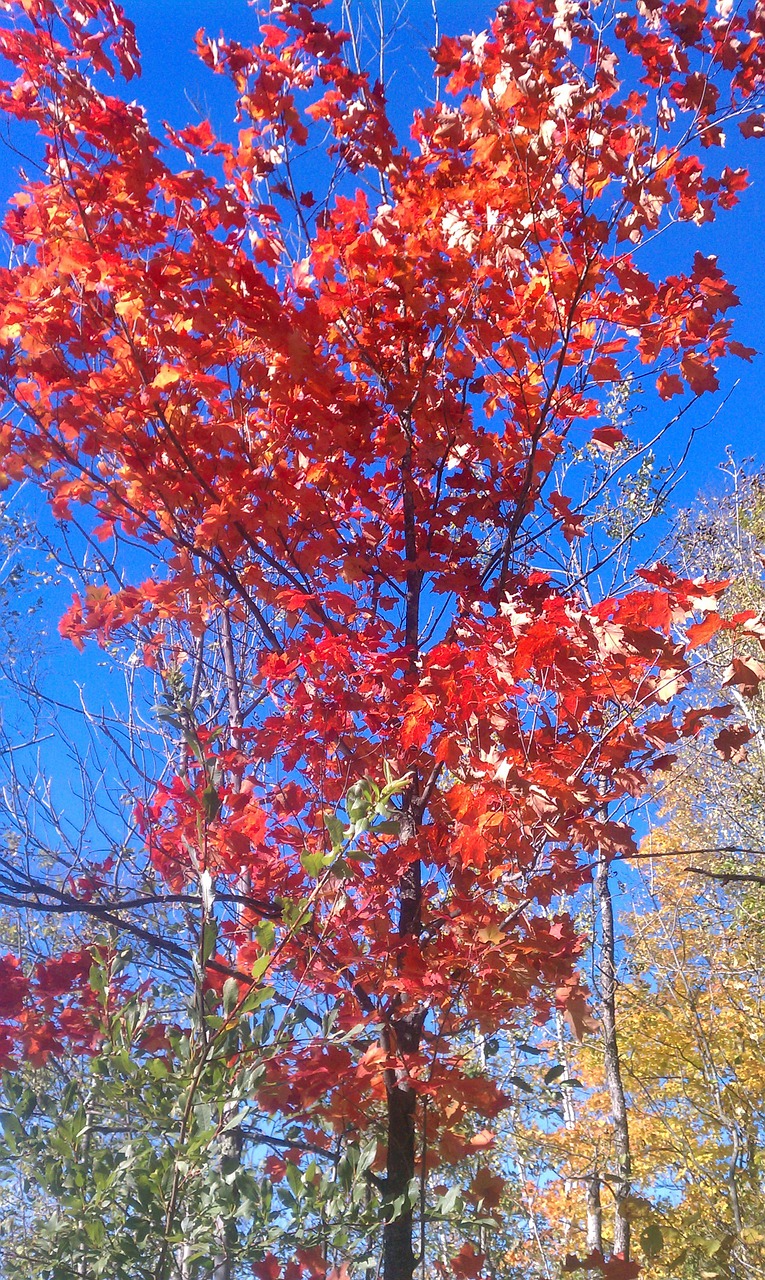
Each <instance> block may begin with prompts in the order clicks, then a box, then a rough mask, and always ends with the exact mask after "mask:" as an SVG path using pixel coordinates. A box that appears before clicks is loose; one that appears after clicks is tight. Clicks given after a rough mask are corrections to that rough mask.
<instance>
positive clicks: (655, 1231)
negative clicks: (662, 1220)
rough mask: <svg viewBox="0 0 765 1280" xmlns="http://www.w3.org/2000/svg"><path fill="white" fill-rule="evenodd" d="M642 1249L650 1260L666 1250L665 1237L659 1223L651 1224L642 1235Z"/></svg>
mask: <svg viewBox="0 0 765 1280" xmlns="http://www.w3.org/2000/svg"><path fill="white" fill-rule="evenodd" d="M640 1248H641V1249H642V1250H643V1253H644V1254H645V1256H646V1258H648V1259H649V1260H650V1259H651V1258H655V1257H656V1255H657V1254H659V1253H661V1251H662V1249H663V1248H664V1236H663V1235H662V1231H661V1227H659V1226H658V1225H657V1223H655V1222H651V1223H649V1225H648V1226H647V1227H646V1229H645V1231H642V1232H641V1233H640Z"/></svg>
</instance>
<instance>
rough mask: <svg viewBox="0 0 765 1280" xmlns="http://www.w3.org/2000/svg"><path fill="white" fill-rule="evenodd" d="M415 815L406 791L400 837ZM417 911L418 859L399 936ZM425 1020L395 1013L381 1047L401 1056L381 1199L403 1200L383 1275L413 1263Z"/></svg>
mask: <svg viewBox="0 0 765 1280" xmlns="http://www.w3.org/2000/svg"><path fill="white" fill-rule="evenodd" d="M417 816H418V815H417V802H416V800H415V798H414V796H413V795H411V794H410V795H409V796H407V797H406V798H405V802H404V812H403V814H402V819H401V840H402V843H405V842H407V841H408V840H411V839H412V838H413V836H414V835H415V833H416V830H417ZM421 911H422V880H421V869H420V864H419V862H413V863H412V864H411V865H410V866H409V868H408V869H407V871H406V873H405V875H404V876H403V877H402V880H401V897H400V906H399V921H398V933H399V938H400V940H401V941H402V942H403V941H404V940H405V939H406V938H409V937H415V938H416V937H418V936H419V934H420V931H421V928H422V917H421ZM423 1022H424V1014H423V1012H422V1011H421V1010H419V1009H413V1010H410V1011H408V1012H407V1013H405V1014H402V1015H401V1016H400V1017H396V1018H393V1020H392V1022H391V1025H390V1028H389V1029H387V1030H386V1032H385V1033H384V1044H385V1048H386V1049H387V1051H388V1052H390V1053H393V1054H395V1055H396V1056H397V1057H398V1059H399V1062H398V1065H397V1066H396V1068H395V1069H392V1068H391V1069H390V1070H388V1071H386V1073H385V1086H386V1094H387V1104H388V1159H387V1165H386V1177H385V1200H386V1202H387V1204H388V1205H391V1206H392V1205H393V1204H394V1202H395V1201H396V1200H398V1199H399V1198H401V1197H403V1202H404V1203H403V1207H402V1206H399V1208H398V1210H397V1211H396V1213H395V1216H394V1217H393V1219H392V1221H390V1222H386V1223H385V1226H384V1229H383V1280H412V1277H413V1276H414V1269H415V1267H416V1265H417V1259H416V1257H415V1253H414V1245H413V1235H414V1215H413V1211H412V1209H411V1207H410V1204H409V1189H410V1185H411V1183H412V1180H413V1178H414V1176H415V1160H416V1145H415V1112H416V1109H417V1094H416V1093H415V1090H414V1088H413V1086H412V1082H411V1080H410V1077H409V1071H408V1068H407V1065H406V1059H407V1058H408V1057H409V1056H410V1055H411V1054H414V1053H417V1052H418V1051H419V1048H420V1041H421V1039H422V1026H423Z"/></svg>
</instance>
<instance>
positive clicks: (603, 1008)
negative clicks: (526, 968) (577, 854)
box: [595, 854, 632, 1261]
mask: <svg viewBox="0 0 765 1280" xmlns="http://www.w3.org/2000/svg"><path fill="white" fill-rule="evenodd" d="M595 891H596V893H597V897H598V903H599V906H600V927H601V945H600V1016H601V1023H602V1028H603V1064H604V1067H605V1075H606V1085H607V1087H608V1094H609V1097H610V1099H611V1118H612V1122H613V1137H614V1153H615V1156H616V1171H615V1172H616V1177H615V1181H614V1187H613V1191H614V1253H617V1254H619V1255H620V1256H621V1257H622V1258H624V1259H625V1261H627V1260H628V1259H629V1256H630V1224H629V1219H628V1217H627V1216H626V1214H625V1211H624V1208H625V1201H626V1200H627V1197H628V1196H629V1194H630V1191H631V1189H632V1155H631V1151H630V1131H629V1117H628V1114H627V1101H626V1098H625V1096H624V1084H623V1081H622V1069H621V1061H620V1058H619V1041H618V1038H617V1034H616V937H615V930H614V908H613V902H612V899H611V887H610V884H609V878H608V863H607V862H606V859H605V857H604V856H603V854H601V855H600V857H599V858H598V866H597V870H596V872H595Z"/></svg>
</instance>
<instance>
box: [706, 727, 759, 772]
mask: <svg viewBox="0 0 765 1280" xmlns="http://www.w3.org/2000/svg"><path fill="white" fill-rule="evenodd" d="M753 737H754V734H753V733H752V730H751V729H750V728H749V726H748V725H745V724H738V725H729V726H727V727H726V728H725V729H721V730H720V732H719V733H718V735H717V737H716V738H714V739H713V741H714V744H715V746H716V747H717V750H718V751H719V752H720V755H721V756H722V758H723V760H732V761H733V763H734V764H740V763H741V761H742V760H745V759H746V752H745V751H744V745H745V744H746V743H747V742H751V740H752V738H753Z"/></svg>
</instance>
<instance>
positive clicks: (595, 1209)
mask: <svg viewBox="0 0 765 1280" xmlns="http://www.w3.org/2000/svg"><path fill="white" fill-rule="evenodd" d="M587 1248H588V1250H589V1251H590V1252H592V1251H593V1250H594V1249H595V1250H597V1252H598V1253H602V1252H603V1210H602V1208H601V1204H600V1174H599V1173H598V1172H597V1170H596V1171H595V1173H593V1174H592V1175H591V1176H590V1178H589V1180H588V1182H587Z"/></svg>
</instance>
